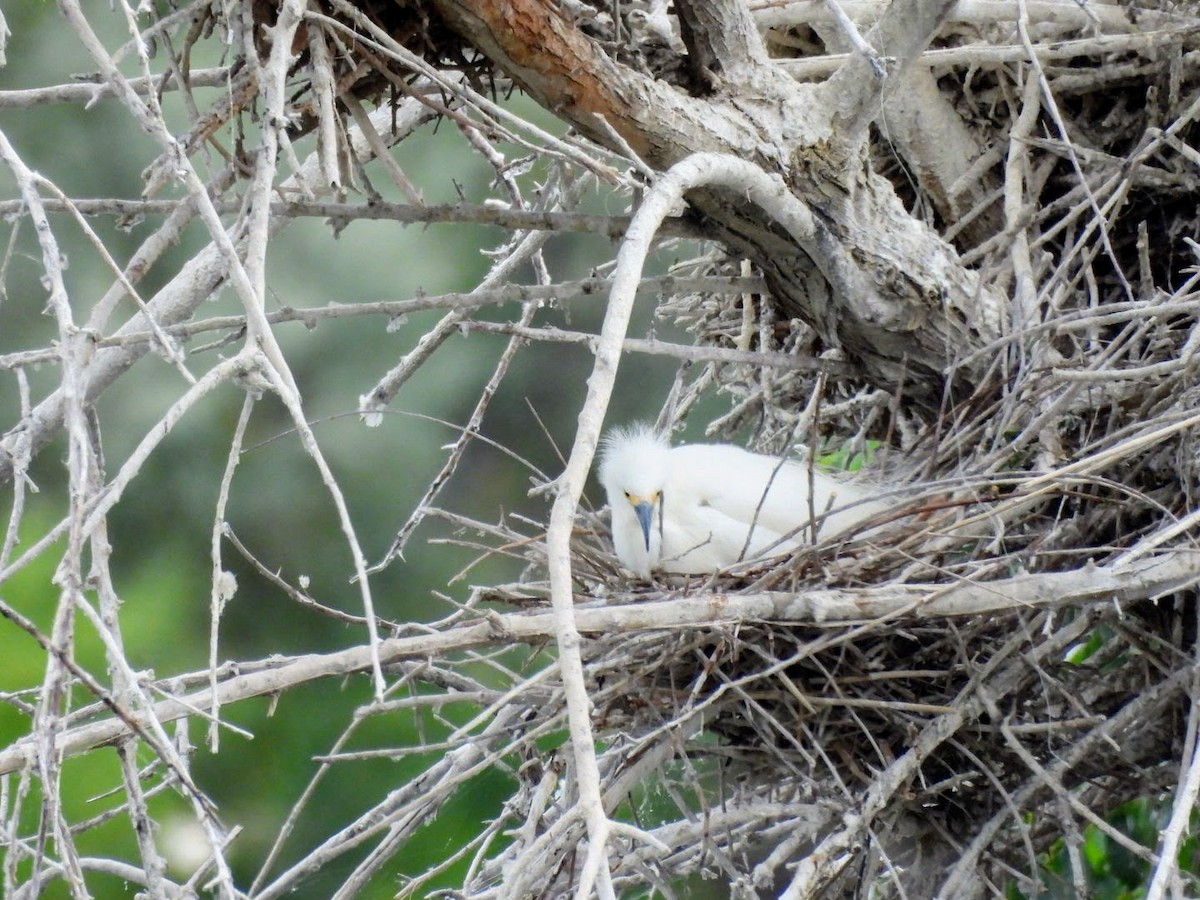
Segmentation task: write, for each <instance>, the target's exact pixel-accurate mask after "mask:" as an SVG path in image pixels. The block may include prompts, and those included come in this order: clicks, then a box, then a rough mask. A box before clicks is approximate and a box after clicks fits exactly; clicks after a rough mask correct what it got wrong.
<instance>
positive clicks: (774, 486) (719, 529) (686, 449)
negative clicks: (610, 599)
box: [600, 425, 888, 578]
mask: <svg viewBox="0 0 1200 900" xmlns="http://www.w3.org/2000/svg"><path fill="white" fill-rule="evenodd" d="M810 475H811V478H812V482H811V485H812V489H813V502H812V504H811V506H810V504H809V485H810V481H809V478H810ZM600 483H601V484H602V485H603V486H604V490H605V492H606V493H607V494H608V505H609V507H610V508H611V509H612V532H613V543H614V544H615V545H616V551H617V558H618V559H620V560H621V562H622V563H623V564H624V565H625V566H626V568H628V569H630V570H631V571H633V572H634V573H636V574H637V575H639V576H641V577H642V578H649V577H650V572H651V571H652V570H655V569H658V570H661V571H664V572H674V573H677V574H681V575H697V574H702V573H708V572H714V571H716V570H717V569H722V568H724V567H726V566H729V565H732V564H733V563H736V562H739V561H741V560H747V559H755V558H757V557H759V556H761V555H770V554H773V553H783V552H786V551H788V550H793V549H795V548H797V547H799V546H801V545H802V544H804V543H806V542H811V541H812V539H813V534H814V531H815V533H816V534H817V535H818V536H820V537H827V536H830V535H833V534H836V533H838V532H842V531H845V530H847V529H848V528H850V527H852V526H854V525H857V524H859V523H860V522H863V521H865V520H867V519H870V518H872V517H873V516H876V515H878V514H880V513H881V512H883V511H885V510H886V509H887V508H888V507H886V506H885V505H884V504H882V503H879V502H878V501H875V500H870V499H868V498H869V496H870V493H869V490H868V489H866V488H864V487H862V486H860V485H855V484H848V483H846V482H842V481H838V480H836V479H834V478H831V477H829V476H828V475H824V474H822V473H820V472H812V473H810V472H809V469H808V467H807V466H805V465H801V464H799V463H795V462H787V461H783V460H780V459H777V458H775V457H771V456H763V455H761V454H758V453H751V452H750V451H748V450H743V449H742V448H741V447H735V446H733V445H730V444H690V445H684V446H681V447H672V446H670V444H668V443H667V441H666V439H664V438H662V437H660V436H658V435H656V434H655V433H654V431H653V429H652V428H650V427H649V426H645V425H639V426H634V427H632V428H629V429H618V430H616V431H614V432H611V433H610V434H609V435H608V436H607V437H606V438H605V441H604V447H603V457H602V460H601V463H600ZM814 513H815V514H816V528H815V529H814V528H813V524H814V522H813V514H814ZM785 536H787V537H786V539H785Z"/></svg>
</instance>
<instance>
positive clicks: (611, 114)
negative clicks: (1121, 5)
mask: <svg viewBox="0 0 1200 900" xmlns="http://www.w3.org/2000/svg"><path fill="white" fill-rule="evenodd" d="M435 6H436V7H437V9H438V10H439V11H440V12H441V13H442V15H443V16H444V17H445V19H446V20H447V22H449V23H450V24H451V25H452V27H454V28H455V29H456V30H457V31H459V33H460V34H461V35H462V36H463V37H464V38H465V39H467V40H469V41H471V42H472V43H474V44H475V45H476V46H477V47H479V48H480V49H481V50H482V51H483V52H485V53H487V54H488V55H490V56H491V57H492V59H493V60H494V61H495V62H496V63H497V64H498V65H500V66H501V67H502V68H504V69H505V71H507V72H508V74H509V75H510V76H512V77H513V78H514V79H515V80H516V81H517V82H518V83H520V84H522V85H524V86H525V87H526V88H527V89H528V90H529V91H530V93H531V94H532V95H533V96H534V98H535V99H537V100H538V101H539V102H540V103H542V104H543V105H544V106H546V107H547V108H548V109H550V110H553V111H554V112H555V113H557V114H559V115H561V116H563V117H564V118H566V119H567V120H568V121H570V122H571V124H572V125H574V126H575V127H576V128H578V129H579V130H581V131H582V132H584V133H585V134H587V135H588V136H590V137H591V138H593V139H594V140H596V141H599V142H600V143H603V144H609V145H611V144H612V143H613V142H612V137H611V135H610V133H609V132H608V129H607V128H604V127H600V126H599V125H598V122H599V119H600V118H602V119H603V120H604V123H606V125H607V126H609V127H611V129H612V130H613V131H615V132H616V134H617V135H619V136H620V139H621V140H622V141H623V142H624V143H626V144H628V146H629V147H631V148H633V150H634V151H635V152H637V154H638V155H639V156H640V157H641V158H642V159H643V160H645V161H646V162H648V163H649V164H650V165H652V166H654V167H655V168H659V169H663V168H667V167H669V166H671V165H673V164H674V163H676V162H678V161H679V160H681V159H683V158H684V157H686V156H688V155H690V154H692V153H696V152H719V153H725V154H731V155H735V156H739V157H741V158H742V159H745V160H749V161H751V162H753V163H755V164H757V165H759V166H760V167H761V168H763V169H764V171H766V172H767V173H768V174H777V175H781V176H782V177H783V178H784V179H785V181H786V182H787V184H788V186H789V187H790V188H791V190H792V192H793V193H794V194H795V195H796V197H797V198H798V199H799V200H800V201H802V202H803V203H805V204H806V205H808V206H810V207H811V208H812V210H813V211H814V213H815V219H816V225H815V232H814V235H813V237H812V238H811V239H810V240H808V241H806V242H804V244H803V245H801V244H800V243H799V242H797V241H796V240H795V238H794V236H792V235H789V234H787V233H786V230H785V229H781V228H779V227H778V223H776V222H774V221H772V220H771V219H770V217H769V216H767V215H764V212H763V210H762V209H761V208H758V207H755V206H754V205H752V204H748V203H746V202H745V200H744V198H741V197H739V196H738V194H737V193H736V192H732V191H728V190H725V189H710V188H702V189H697V190H694V191H692V192H691V193H689V195H688V198H687V199H688V200H689V201H690V202H691V203H692V205H693V206H694V207H696V208H697V209H698V210H700V211H701V213H702V214H703V216H704V218H705V224H706V226H707V227H708V228H709V229H710V233H711V234H712V236H713V237H714V238H715V239H717V240H720V241H722V242H724V243H725V244H727V245H728V246H729V247H730V248H731V249H732V250H733V251H734V252H735V253H737V254H739V255H744V256H746V257H749V258H751V259H753V260H754V261H755V262H756V263H758V265H760V266H761V267H762V268H763V271H764V273H765V275H766V277H767V280H768V283H769V284H770V285H771V288H772V292H773V294H774V296H775V299H776V302H778V303H779V304H780V306H781V307H782V310H783V312H784V314H785V315H789V316H800V317H801V318H803V319H805V320H806V321H808V322H809V323H810V324H812V325H814V326H815V327H816V328H817V329H818V331H819V332H820V333H821V335H822V337H823V338H825V340H826V341H827V342H828V343H830V344H831V345H833V346H840V347H842V348H844V349H846V350H847V351H849V353H850V355H851V356H852V357H854V358H855V360H856V361H857V362H859V363H860V364H861V365H862V367H863V371H864V373H865V374H866V375H867V376H868V377H869V378H871V379H872V380H874V381H875V382H876V383H878V384H880V385H881V386H884V387H887V388H889V389H896V390H899V389H900V388H901V385H903V391H904V393H905V395H906V397H908V398H909V400H910V402H911V403H913V404H916V405H920V406H924V407H926V408H928V409H930V410H934V409H936V408H937V407H938V406H939V405H940V404H941V403H942V402H943V399H944V391H945V386H946V378H947V372H948V371H949V370H951V369H952V368H953V367H954V365H955V361H956V358H957V357H958V356H959V355H961V354H963V353H964V351H969V349H971V348H975V347H979V346H982V345H984V344H986V343H987V342H988V341H990V340H992V339H994V338H995V337H996V336H997V335H998V333H999V326H1000V321H1001V316H1000V309H1001V308H1002V304H1001V303H1000V302H999V300H998V299H996V298H993V297H992V296H991V295H990V293H989V291H988V290H987V289H986V288H982V289H981V287H980V285H979V284H978V281H977V278H976V276H975V275H974V273H972V272H969V271H967V270H966V269H965V268H964V267H963V266H962V264H961V263H960V262H959V260H958V258H957V256H956V254H955V253H954V251H953V250H952V249H951V248H950V247H949V246H948V245H947V244H946V243H945V242H944V241H942V240H941V239H940V238H939V237H938V236H937V235H936V234H935V233H934V232H933V231H932V230H931V229H930V228H928V227H927V226H926V225H924V224H923V223H920V222H918V221H916V220H914V219H913V218H912V217H911V216H909V215H908V213H907V212H906V211H905V210H904V208H903V207H902V206H901V204H900V203H899V201H898V200H897V198H896V197H895V194H894V192H893V190H892V188H891V186H890V185H889V184H888V183H887V182H886V181H884V180H883V179H881V178H877V177H875V176H872V175H870V174H869V173H864V172H863V168H862V161H861V158H860V154H859V153H858V152H857V151H856V150H854V148H853V147H848V146H847V144H846V142H845V141H844V140H843V137H842V135H841V134H840V133H839V129H843V128H844V127H845V123H851V125H852V126H853V127H858V125H855V124H854V123H859V124H861V123H862V122H866V121H869V120H870V118H872V117H873V116H874V115H876V114H877V113H878V111H879V99H878V97H879V93H878V86H877V85H875V83H874V82H873V81H871V82H869V83H866V82H864V81H863V79H861V78H858V77H857V76H856V75H855V73H856V72H858V69H857V68H856V63H855V62H854V60H850V61H848V63H847V64H846V66H844V67H843V71H844V72H845V73H846V74H844V75H842V77H841V79H840V81H839V84H841V85H842V87H843V88H844V91H845V97H842V96H839V95H838V94H837V92H836V91H835V90H833V89H830V88H828V87H825V88H822V89H818V88H817V87H816V86H813V85H801V84H796V83H795V82H794V81H792V80H791V79H789V78H787V77H786V76H785V74H784V72H783V70H782V69H780V68H778V67H776V66H774V65H773V64H772V63H770V62H768V61H764V60H762V59H761V58H760V57H759V55H758V52H757V50H756V49H755V47H756V45H755V42H754V40H752V39H751V37H750V36H749V35H747V34H746V33H745V32H746V28H747V27H748V26H747V24H746V21H748V17H746V16H733V17H732V18H730V19H729V20H728V21H727V22H726V24H725V27H724V28H723V29H722V28H719V27H718V25H717V23H718V21H720V19H721V17H720V15H719V13H720V12H721V10H723V9H725V7H724V6H713V5H711V4H709V5H706V4H704V3H693V4H690V5H689V6H687V7H686V8H684V10H683V11H682V15H683V17H684V19H685V20H691V21H693V22H696V23H699V24H698V26H697V33H696V34H694V35H693V36H692V40H693V44H694V46H698V47H703V48H705V49H704V50H703V54H704V55H706V56H711V57H712V59H713V60H719V62H720V68H721V72H722V75H721V78H720V79H719V84H718V83H717V82H713V87H714V88H715V89H714V90H713V91H712V92H710V93H707V94H706V95H705V96H703V97H694V96H689V95H688V94H687V93H685V92H684V91H682V90H680V89H678V88H675V87H672V86H670V85H668V84H666V83H665V82H662V81H656V80H654V79H653V78H651V77H650V76H648V75H645V74H643V73H641V72H638V71H636V70H634V69H632V68H631V67H629V66H625V65H622V64H621V63H619V62H617V61H615V60H614V59H612V58H611V57H610V56H609V55H608V54H607V53H605V52H604V50H603V48H602V47H601V46H600V45H599V44H598V43H597V42H596V41H594V40H592V39H591V38H590V37H588V36H587V35H585V34H584V33H583V32H582V31H581V30H580V29H579V28H578V27H577V26H576V25H575V24H574V22H572V21H571V20H569V19H568V18H567V17H566V16H565V15H564V13H563V12H561V10H560V9H559V7H558V6H557V5H556V4H554V3H551V2H550V0H511V2H505V3H498V2H496V0H435ZM909 6H912V8H913V10H914V11H915V12H916V13H919V14H920V15H919V16H918V17H917V18H916V19H915V20H914V21H913V22H911V23H908V24H907V27H906V24H905V23H904V22H902V21H900V17H899V16H898V15H897V16H893V17H891V18H888V19H887V20H886V21H887V28H886V29H884V30H883V31H881V32H880V35H879V36H880V39H881V40H884V41H886V42H887V43H888V44H889V46H891V47H894V50H895V55H896V57H897V62H898V65H901V64H907V63H908V62H911V60H912V59H913V58H915V57H916V56H917V55H918V54H919V53H920V51H921V50H922V49H923V48H924V47H925V46H926V44H927V43H928V41H929V39H930V37H931V34H932V31H933V29H934V28H935V26H936V23H937V17H938V16H940V15H941V14H943V13H944V11H945V10H944V7H945V3H944V0H940V2H939V3H937V4H934V5H930V4H929V3H922V2H920V0H910V2H909V3H908V4H906V5H905V6H904V8H905V9H908V8H909ZM744 20H746V21H744ZM704 23H708V24H704ZM754 37H755V38H756V36H754ZM735 53H742V54H744V55H745V57H746V58H745V59H743V60H741V61H740V62H739V61H736V60H735V59H734V58H733V56H734V54H735ZM871 78H872V79H873V78H874V75H873V74H872V75H871ZM614 149H618V150H619V149H620V148H614ZM981 362H982V360H979V361H977V362H976V363H975V365H976V366H978V368H977V369H976V368H974V367H967V366H963V367H961V368H960V369H958V370H957V371H956V372H955V373H954V375H953V377H952V380H954V381H955V382H957V383H958V384H959V385H960V386H961V387H962V388H963V389H964V390H967V391H969V390H973V389H974V388H976V387H978V378H979V377H981V375H982V372H983V371H985V369H984V367H983V366H982V365H980V363H981Z"/></svg>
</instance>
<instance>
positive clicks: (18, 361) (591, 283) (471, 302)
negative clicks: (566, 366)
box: [0, 275, 1200, 374]
mask: <svg viewBox="0 0 1200 900" xmlns="http://www.w3.org/2000/svg"><path fill="white" fill-rule="evenodd" d="M610 284H611V281H610V280H609V279H607V278H584V279H581V280H579V281H561V282H557V283H555V284H546V285H526V284H513V283H511V282H509V283H505V284H502V285H501V286H499V287H497V288H493V289H491V290H478V289H477V290H474V291H471V292H470V293H459V292H454V293H449V294H432V295H429V296H422V295H420V294H419V292H418V296H416V297H414V298H413V299H411V300H375V301H369V302H362V303H331V304H328V305H326V306H303V307H299V308H297V307H292V306H283V307H281V308H280V309H277V310H274V311H273V312H270V313H267V322H268V323H269V324H271V325H279V324H283V323H287V322H300V323H302V324H303V325H304V326H306V327H307V328H310V329H312V328H316V326H317V325H319V324H320V323H321V322H325V321H330V320H333V319H346V318H354V317H356V316H391V317H393V318H396V317H400V316H406V315H409V314H410V313H414V312H422V311H424V310H429V309H459V308H462V309H477V308H480V307H483V306H492V305H499V304H503V303H522V304H524V303H530V302H539V303H540V304H552V303H555V302H558V301H567V300H577V299H592V300H596V301H599V300H601V299H603V297H605V296H607V294H608V288H609V285H610ZM747 290H750V291H762V290H765V283H764V282H763V280H762V279H761V278H738V277H735V276H729V275H706V276H695V277H687V278H683V277H680V276H677V275H660V276H655V277H651V278H646V279H645V280H644V281H643V282H642V286H641V289H640V291H641V293H645V294H664V295H666V294H670V295H676V294H688V293H702V294H710V295H714V296H724V295H729V294H740V293H744V292H745V291H747ZM1196 305H1197V306H1200V301H1198V302H1197V304H1196ZM494 325H496V323H476V322H467V323H463V325H462V326H460V327H465V328H467V329H469V330H473V331H498V330H502V329H500V328H498V327H493V326H494ZM245 327H246V317H245V316H213V317H212V318H208V319H200V320H198V321H195V322H180V323H178V324H175V325H164V326H163V327H162V332H163V333H164V334H165V335H166V336H168V337H180V338H185V339H186V338H192V337H194V336H196V335H198V334H204V333H205V332H209V331H229V332H240V331H242V330H243V329H244V328H245ZM504 333H508V332H504ZM556 334H561V335H565V337H564V338H562V339H563V340H566V341H572V340H578V339H580V337H579V335H578V334H577V333H576V332H571V331H557V332H556V331H545V332H537V331H536V330H535V331H534V332H531V333H529V334H523V336H524V337H536V339H538V340H558V339H559V338H556V337H554V335H556ZM582 339H583V340H585V341H587V340H593V339H594V338H593V336H591V335H587V336H584V337H583V338H582ZM153 340H154V333H153V332H152V331H125V330H122V331H120V332H118V333H117V334H114V335H111V336H109V337H101V338H97V339H96V340H95V345H96V348H97V349H98V350H105V349H109V348H112V347H132V346H138V345H143V344H149V343H150V342H152V341H153ZM625 349H626V350H632V351H636V352H639V353H648V354H658V355H661V356H677V357H680V358H682V359H693V360H694V359H701V360H710V361H713V362H729V363H740V364H743V365H754V366H767V367H770V368H780V369H797V370H802V371H808V370H811V369H813V368H820V369H822V370H828V371H830V372H831V373H832V374H838V373H841V372H847V373H849V372H851V371H852V367H850V366H849V365H848V364H846V363H839V362H837V361H835V360H821V361H819V362H814V361H813V358H812V357H810V356H807V355H798V354H787V353H782V352H762V351H747V352H743V351H738V350H726V349H723V348H720V347H695V346H694V345H691V344H672V343H669V342H667V341H660V340H638V339H636V338H630V339H629V340H627V341H626V342H625ZM197 352H198V351H197ZM58 357H59V353H58V349H57V348H55V347H45V348H43V349H41V350H27V351H23V352H19V353H9V354H3V355H0V369H16V370H19V369H21V368H23V367H26V366H40V365H45V364H50V365H53V364H55V363H57V362H58Z"/></svg>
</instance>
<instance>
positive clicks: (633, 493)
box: [600, 425, 670, 577]
mask: <svg viewBox="0 0 1200 900" xmlns="http://www.w3.org/2000/svg"><path fill="white" fill-rule="evenodd" d="M669 453H670V446H669V445H668V444H667V442H666V440H665V439H664V438H661V437H659V436H658V435H656V434H655V433H654V431H653V429H651V428H650V427H649V426H645V425H643V426H635V427H633V428H630V429H624V430H618V431H614V432H612V433H610V434H609V435H608V437H606V438H605V441H604V447H603V458H602V460H601V463H600V483H601V484H602V485H603V486H604V491H605V493H606V494H607V495H608V505H609V507H610V508H611V509H612V528H613V543H614V545H615V546H616V550H617V557H618V558H619V559H620V560H621V562H622V563H624V564H625V565H626V566H627V567H629V568H630V569H632V570H633V571H634V572H637V573H638V574H639V575H641V576H642V577H648V576H649V574H650V570H651V569H652V568H653V567H654V566H655V564H657V562H658V559H659V554H660V552H661V548H662V533H661V524H662V508H663V501H664V495H665V491H666V487H667V475H668V472H669V465H668V454H669Z"/></svg>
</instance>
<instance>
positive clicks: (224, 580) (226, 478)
mask: <svg viewBox="0 0 1200 900" xmlns="http://www.w3.org/2000/svg"><path fill="white" fill-rule="evenodd" d="M254 401H255V396H254V394H252V393H249V392H247V394H246V399H245V400H244V401H243V402H242V411H241V413H240V414H239V415H238V421H237V425H236V426H235V427H234V429H233V441H232V442H231V443H230V445H229V456H228V457H227V458H226V460H225V471H224V473H222V475H221V487H220V489H219V491H218V492H217V509H216V512H215V514H214V515H213V528H212V550H211V553H212V587H211V592H210V595H209V606H210V612H209V633H208V679H209V680H208V686H209V690H210V691H211V692H212V708H211V709H210V710H209V715H210V716H211V717H212V720H211V722H210V723H209V727H208V748H209V752H210V753H213V754H216V753H217V752H218V751H219V750H220V740H221V739H220V733H221V729H220V720H221V698H220V694H219V692H218V691H217V665H218V663H217V643H218V640H219V639H220V633H221V614H222V613H223V612H224V610H225V604H226V603H228V602H229V601H230V600H231V599H233V595H234V592H235V591H236V589H237V584H236V582H234V581H233V577H234V576H233V573H232V572H226V571H225V566H224V565H223V564H222V563H221V538H222V537H223V535H224V533H225V508H226V506H227V505H228V503H229V488H230V485H231V484H232V483H233V473H234V472H235V471H236V470H237V465H238V461H239V460H240V459H241V456H242V442H243V441H244V440H245V437H246V428H247V426H248V425H249V424H250V413H251V412H253V411H254Z"/></svg>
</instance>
